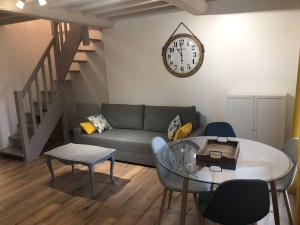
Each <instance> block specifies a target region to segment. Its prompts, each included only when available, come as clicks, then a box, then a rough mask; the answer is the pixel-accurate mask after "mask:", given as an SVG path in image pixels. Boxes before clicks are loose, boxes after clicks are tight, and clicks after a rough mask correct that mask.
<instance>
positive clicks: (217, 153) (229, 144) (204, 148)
mask: <svg viewBox="0 0 300 225" xmlns="http://www.w3.org/2000/svg"><path fill="white" fill-rule="evenodd" d="M239 152H240V145H239V142H238V141H232V140H228V139H227V141H219V140H217V139H213V140H206V141H205V143H204V144H203V145H201V146H200V148H199V150H198V152H197V153H196V159H197V164H198V165H203V166H208V167H211V166H217V167H220V168H222V169H229V170H235V169H236V164H237V160H238V155H239Z"/></svg>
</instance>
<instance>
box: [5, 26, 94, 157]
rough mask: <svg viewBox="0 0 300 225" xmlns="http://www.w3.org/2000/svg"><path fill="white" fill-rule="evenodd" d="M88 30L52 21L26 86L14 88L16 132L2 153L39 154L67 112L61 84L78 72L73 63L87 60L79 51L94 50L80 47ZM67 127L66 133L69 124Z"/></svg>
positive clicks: (87, 51) (18, 155) (22, 155)
mask: <svg viewBox="0 0 300 225" xmlns="http://www.w3.org/2000/svg"><path fill="white" fill-rule="evenodd" d="M86 30H87V29H84V27H82V26H80V25H74V24H69V23H58V22H53V23H52V33H53V38H52V39H51V41H50V43H49V45H48V46H47V48H46V50H45V51H44V53H43V54H42V56H41V58H40V60H39V61H38V63H37V65H36V67H35V69H34V71H33V73H32V75H31V76H30V78H29V80H28V81H27V83H26V85H25V86H24V88H23V89H22V90H21V91H15V92H14V96H15V104H16V111H17V116H18V125H17V132H16V134H15V135H12V136H10V137H9V140H10V143H11V146H10V147H8V148H4V149H0V153H1V154H6V155H11V156H16V157H20V158H23V159H25V160H26V161H32V160H34V159H37V158H38V157H39V155H40V154H41V152H42V151H43V149H44V147H45V146H46V145H47V142H48V139H49V138H50V136H51V134H52V132H53V130H54V129H55V127H56V125H57V123H58V121H60V120H61V118H62V117H63V114H64V112H65V107H64V105H65V103H64V99H63V95H62V92H61V87H62V85H63V83H64V82H66V78H67V75H68V74H69V73H72V72H75V71H73V70H72V68H71V65H72V64H74V63H75V64H81V63H86V60H82V59H76V58H74V57H75V55H76V53H77V52H81V53H86V54H93V53H94V50H91V49H88V50H86V49H79V46H80V44H81V42H82V38H83V37H84V35H88V34H86V33H85V31H86ZM96 41H100V40H99V39H97V40H96ZM78 72H80V70H79V71H78ZM65 129H66V132H65V133H67V132H68V128H67V127H65ZM66 136H67V135H66Z"/></svg>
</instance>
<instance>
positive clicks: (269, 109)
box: [254, 96, 286, 149]
mask: <svg viewBox="0 0 300 225" xmlns="http://www.w3.org/2000/svg"><path fill="white" fill-rule="evenodd" d="M254 109H255V112H256V113H255V126H254V128H255V136H256V140H257V141H259V142H262V143H265V144H268V145H271V146H273V147H275V148H279V149H281V148H282V147H283V144H284V134H285V112H286V98H285V97H283V96H278V97H277V96H258V97H256V100H255V107H254Z"/></svg>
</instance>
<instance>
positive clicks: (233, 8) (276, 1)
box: [0, 0, 300, 29]
mask: <svg viewBox="0 0 300 225" xmlns="http://www.w3.org/2000/svg"><path fill="white" fill-rule="evenodd" d="M16 1H17V0H0V25H3V24H10V23H15V22H22V21H27V20H32V19H50V20H56V21H64V22H73V23H79V24H82V25H87V26H89V27H97V28H100V29H101V28H108V27H112V26H113V24H114V23H115V21H117V20H119V19H123V18H128V17H136V16H141V15H153V14H161V13H167V12H173V11H186V12H188V13H191V14H193V15H202V14H210V15H211V14H226V13H242V12H254V11H266V10H282V9H284V10H287V9H299V8H300V1H299V0H47V1H48V4H47V5H46V6H43V7H41V6H39V4H38V1H37V0H26V4H25V7H24V9H23V10H20V9H18V8H17V7H16Z"/></svg>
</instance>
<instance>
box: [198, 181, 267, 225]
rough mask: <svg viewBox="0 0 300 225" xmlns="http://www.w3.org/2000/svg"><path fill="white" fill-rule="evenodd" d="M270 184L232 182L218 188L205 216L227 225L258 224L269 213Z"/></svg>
mask: <svg viewBox="0 0 300 225" xmlns="http://www.w3.org/2000/svg"><path fill="white" fill-rule="evenodd" d="M269 207H270V197H269V189H268V184H267V183H266V182H265V181H262V180H231V181H226V182H224V183H222V184H221V185H219V186H218V188H217V189H216V191H215V193H214V195H213V196H212V198H211V199H210V201H209V202H208V205H207V207H206V209H205V210H204V212H203V216H204V217H206V218H209V219H210V220H212V221H213V222H216V223H221V224H225V225H246V224H252V223H256V222H257V221H259V220H260V219H262V218H263V217H265V216H266V215H267V214H268V212H269Z"/></svg>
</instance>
